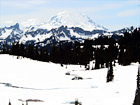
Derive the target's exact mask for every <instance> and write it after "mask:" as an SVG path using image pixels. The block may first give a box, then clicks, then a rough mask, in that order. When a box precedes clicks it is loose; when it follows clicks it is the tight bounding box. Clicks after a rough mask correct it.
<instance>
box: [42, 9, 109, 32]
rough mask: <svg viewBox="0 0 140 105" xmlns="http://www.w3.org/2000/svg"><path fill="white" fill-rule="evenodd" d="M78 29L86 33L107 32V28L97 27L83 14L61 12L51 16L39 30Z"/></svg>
mask: <svg viewBox="0 0 140 105" xmlns="http://www.w3.org/2000/svg"><path fill="white" fill-rule="evenodd" d="M62 25H63V26H68V27H80V28H82V29H84V30H86V31H93V30H107V28H105V27H103V26H100V25H97V24H96V23H95V22H94V21H93V20H92V19H90V18H89V17H88V16H86V15H85V14H78V13H73V12H69V11H63V12H60V13H58V14H57V15H55V16H53V17H52V18H51V19H50V20H49V21H47V22H46V23H43V24H41V25H40V26H39V28H46V29H52V28H58V27H60V26H62Z"/></svg>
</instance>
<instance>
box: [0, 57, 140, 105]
mask: <svg viewBox="0 0 140 105" xmlns="http://www.w3.org/2000/svg"><path fill="white" fill-rule="evenodd" d="M66 72H70V74H71V75H65V73H66ZM137 72H138V64H132V65H130V66H119V65H117V66H116V67H114V75H115V77H114V81H113V82H110V83H106V75H107V69H106V68H105V69H100V70H93V71H91V70H89V71H85V70H84V67H81V68H80V66H79V65H69V66H68V68H67V69H66V68H65V66H64V67H61V66H60V64H54V63H45V62H38V61H33V60H29V59H26V58H23V59H16V57H13V56H9V55H0V105H8V102H9V99H10V100H11V103H12V105H22V102H21V101H19V99H22V100H27V99H40V100H43V101H44V102H29V103H28V104H29V105H72V103H71V102H74V101H75V99H76V98H78V100H79V101H80V102H82V105H132V103H133V100H134V97H135V90H136V76H137ZM74 75H79V76H81V77H83V80H72V78H73V77H74ZM5 83H9V84H5ZM6 85H9V86H6Z"/></svg>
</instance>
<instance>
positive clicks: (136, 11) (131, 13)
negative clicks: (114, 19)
mask: <svg viewBox="0 0 140 105" xmlns="http://www.w3.org/2000/svg"><path fill="white" fill-rule="evenodd" d="M139 13H140V10H139V9H130V10H125V11H122V12H119V13H118V14H117V16H119V17H130V16H135V15H137V14H139Z"/></svg>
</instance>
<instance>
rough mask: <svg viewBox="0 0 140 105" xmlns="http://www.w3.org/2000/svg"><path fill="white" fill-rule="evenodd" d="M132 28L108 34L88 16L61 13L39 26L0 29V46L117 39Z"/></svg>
mask: <svg viewBox="0 0 140 105" xmlns="http://www.w3.org/2000/svg"><path fill="white" fill-rule="evenodd" d="M133 30H134V27H128V28H124V29H121V30H117V31H113V32H108V31H107V29H106V28H104V27H103V26H100V25H97V24H96V23H95V22H93V20H91V19H90V18H89V17H88V16H86V15H83V14H76V13H72V12H61V13H58V14H57V15H56V16H53V17H52V18H51V19H50V20H49V21H47V22H44V23H41V24H39V25H31V26H28V27H26V28H24V29H20V27H19V24H18V23H17V24H15V25H13V26H10V27H4V28H0V44H2V43H6V44H9V45H11V44H12V43H13V42H20V43H26V44H29V43H33V44H37V43H41V44H42V45H46V44H51V43H57V42H60V41H80V42H81V41H84V40H85V39H94V38H98V37H100V36H113V37H114V38H116V39H117V38H118V37H119V36H120V35H123V33H124V32H125V31H128V32H130V31H133Z"/></svg>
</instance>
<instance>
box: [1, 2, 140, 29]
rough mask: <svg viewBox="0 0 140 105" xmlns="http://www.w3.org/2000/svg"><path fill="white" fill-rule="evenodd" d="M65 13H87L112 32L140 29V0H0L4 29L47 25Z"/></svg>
mask: <svg viewBox="0 0 140 105" xmlns="http://www.w3.org/2000/svg"><path fill="white" fill-rule="evenodd" d="M62 11H73V12H77V13H84V14H86V15H87V16H89V17H90V18H91V19H92V20H93V21H94V22H95V23H96V24H99V25H103V26H104V27H106V28H108V29H109V30H117V29H121V28H123V27H128V26H137V27H139V26H140V0H0V27H4V26H9V25H13V24H15V23H17V22H18V23H25V22H26V21H29V20H36V21H37V22H46V21H47V20H48V19H50V18H51V17H52V16H54V15H56V14H57V13H58V12H62Z"/></svg>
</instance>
